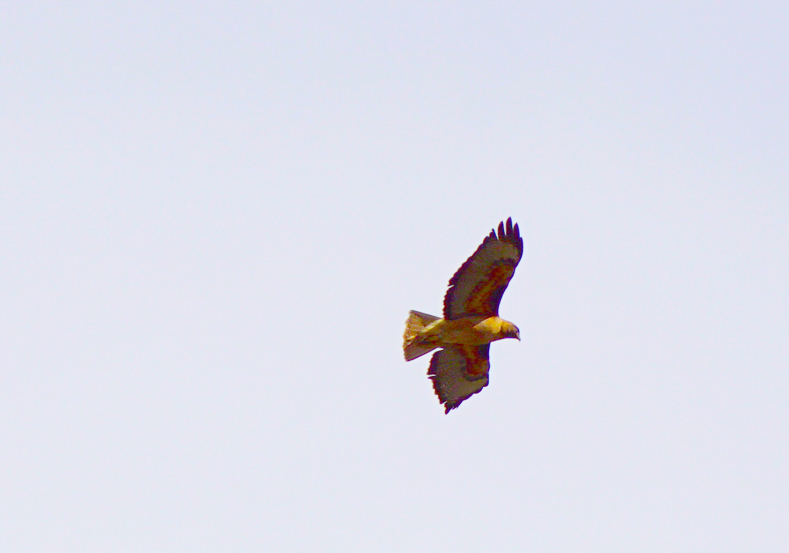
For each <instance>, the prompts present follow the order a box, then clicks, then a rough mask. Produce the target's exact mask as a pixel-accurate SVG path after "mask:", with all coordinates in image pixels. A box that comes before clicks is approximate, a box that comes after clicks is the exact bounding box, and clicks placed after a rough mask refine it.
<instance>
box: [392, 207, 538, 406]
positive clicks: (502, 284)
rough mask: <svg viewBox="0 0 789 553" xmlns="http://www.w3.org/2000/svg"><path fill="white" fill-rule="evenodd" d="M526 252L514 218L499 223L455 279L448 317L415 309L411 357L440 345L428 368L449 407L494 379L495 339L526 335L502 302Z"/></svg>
mask: <svg viewBox="0 0 789 553" xmlns="http://www.w3.org/2000/svg"><path fill="white" fill-rule="evenodd" d="M522 254H523V240H522V239H521V237H520V232H519V230H518V225H517V224H516V225H515V226H514V227H513V225H512V219H508V220H507V225H506V227H505V226H504V223H501V224H499V233H498V236H497V235H496V232H495V231H493V232H491V233H490V235H489V236H488V237H487V238H486V239H485V241H484V242H483V243H482V245H480V247H479V248H477V251H476V252H474V255H472V256H471V257H470V258H469V259H468V260H467V261H466V262H465V263H464V264H463V266H462V267H461V268H460V269H458V271H457V272H456V273H455V275H454V276H453V277H452V279H451V280H450V281H449V289H448V290H447V294H446V296H445V298H444V318H443V319H442V318H439V317H435V316H433V315H428V314H426V313H420V312H419V311H411V312H410V314H409V317H408V320H407V321H406V330H405V334H404V336H403V351H404V353H405V358H406V361H412V360H414V359H416V358H417V357H420V356H422V355H425V354H426V353H429V352H431V351H433V350H434V349H436V348H443V349H441V350H440V351H438V352H436V353H435V354H434V355H433V358H432V359H431V361H430V369H429V370H428V374H429V375H430V378H431V379H432V380H433V387H434V389H435V391H436V394H437V395H438V397H439V400H440V401H441V403H443V404H444V407H445V409H446V412H447V413H448V412H449V411H450V410H452V409H454V408H455V407H457V406H458V405H460V403H461V402H463V401H464V400H465V399H467V398H468V397H469V396H471V395H472V394H475V393H477V392H479V391H480V390H481V389H482V388H484V387H485V386H487V384H488V371H489V370H490V362H489V360H488V350H489V347H490V343H491V342H495V341H496V340H501V339H503V338H517V339H518V340H520V331H519V330H518V327H516V326H515V325H514V324H512V323H511V322H509V321H505V320H504V319H502V318H500V317H499V316H498V308H499V302H500V301H501V296H502V295H503V294H504V290H505V289H506V288H507V285H508V284H509V281H510V279H511V278H512V275H513V273H514V272H515V267H517V265H518V262H519V261H520V258H521V256H522Z"/></svg>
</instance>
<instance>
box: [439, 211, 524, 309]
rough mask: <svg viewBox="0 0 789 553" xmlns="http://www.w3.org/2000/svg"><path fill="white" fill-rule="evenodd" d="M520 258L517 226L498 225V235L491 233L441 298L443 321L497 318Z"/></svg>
mask: <svg viewBox="0 0 789 553" xmlns="http://www.w3.org/2000/svg"><path fill="white" fill-rule="evenodd" d="M522 255H523V239H522V238H521V235H520V230H519V229H518V225H517V224H515V226H513V225H512V217H510V218H509V219H507V225H506V226H504V223H503V222H502V223H499V234H498V236H497V235H496V231H495V230H492V231H490V234H489V235H488V236H487V237H486V238H485V241H484V242H482V244H481V245H480V246H479V248H477V251H475V252H474V255H472V256H471V257H469V258H468V259H467V260H466V262H465V263H463V266H461V267H460V269H458V270H457V272H456V273H455V276H453V277H452V278H451V279H450V281H449V290H447V294H446V296H444V318H445V319H456V318H458V317H462V316H463V315H471V314H475V315H485V316H488V317H492V316H494V315H498V314H499V303H500V302H501V296H503V295H504V290H506V289H507V285H508V284H509V283H510V279H511V278H512V275H513V274H514V273H515V267H517V266H518V262H519V261H520V260H521V256H522Z"/></svg>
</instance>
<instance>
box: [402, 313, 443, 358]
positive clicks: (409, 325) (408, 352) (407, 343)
mask: <svg viewBox="0 0 789 553" xmlns="http://www.w3.org/2000/svg"><path fill="white" fill-rule="evenodd" d="M440 318H441V317H434V316H433V315H428V314H427V313H420V312H419V311H411V312H409V314H408V319H407V320H406V322H405V333H404V334H403V352H404V353H405V360H406V361H413V360H414V359H416V358H417V357H421V356H423V355H424V354H426V353H429V352H431V351H433V350H434V349H436V348H437V347H438V346H435V345H430V344H425V343H422V342H421V341H420V340H419V335H420V334H421V333H422V331H423V330H424V329H425V328H426V327H428V326H429V325H430V324H432V323H434V322H435V321H438V320H440Z"/></svg>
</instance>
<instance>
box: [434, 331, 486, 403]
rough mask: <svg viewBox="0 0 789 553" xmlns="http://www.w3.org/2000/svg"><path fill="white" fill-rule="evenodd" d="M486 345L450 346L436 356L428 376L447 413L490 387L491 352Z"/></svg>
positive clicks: (435, 354)
mask: <svg viewBox="0 0 789 553" xmlns="http://www.w3.org/2000/svg"><path fill="white" fill-rule="evenodd" d="M489 349H490V344H485V345H484V346H449V347H446V348H444V349H442V350H441V351H437V352H436V353H434V354H433V358H432V359H431V360H430V368H429V369H428V371H427V374H428V375H429V376H430V378H431V379H432V380H433V389H434V390H435V391H436V395H437V396H438V399H439V401H441V403H443V404H444V409H445V411H444V412H445V413H449V412H450V411H451V410H452V409H454V408H456V407H457V406H458V405H460V404H461V403H462V402H463V400H466V399H468V398H469V397H470V396H472V395H473V394H476V393H477V392H479V391H480V390H482V388H484V387H485V386H487V385H488V371H490V361H488V351H489Z"/></svg>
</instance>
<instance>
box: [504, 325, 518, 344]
mask: <svg viewBox="0 0 789 553" xmlns="http://www.w3.org/2000/svg"><path fill="white" fill-rule="evenodd" d="M501 326H502V327H501V330H502V334H503V335H504V337H505V338H516V339H517V340H518V341H519V342H520V340H521V331H520V330H518V327H517V326H515V325H514V324H512V323H511V322H509V321H504V324H502V325H501Z"/></svg>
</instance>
